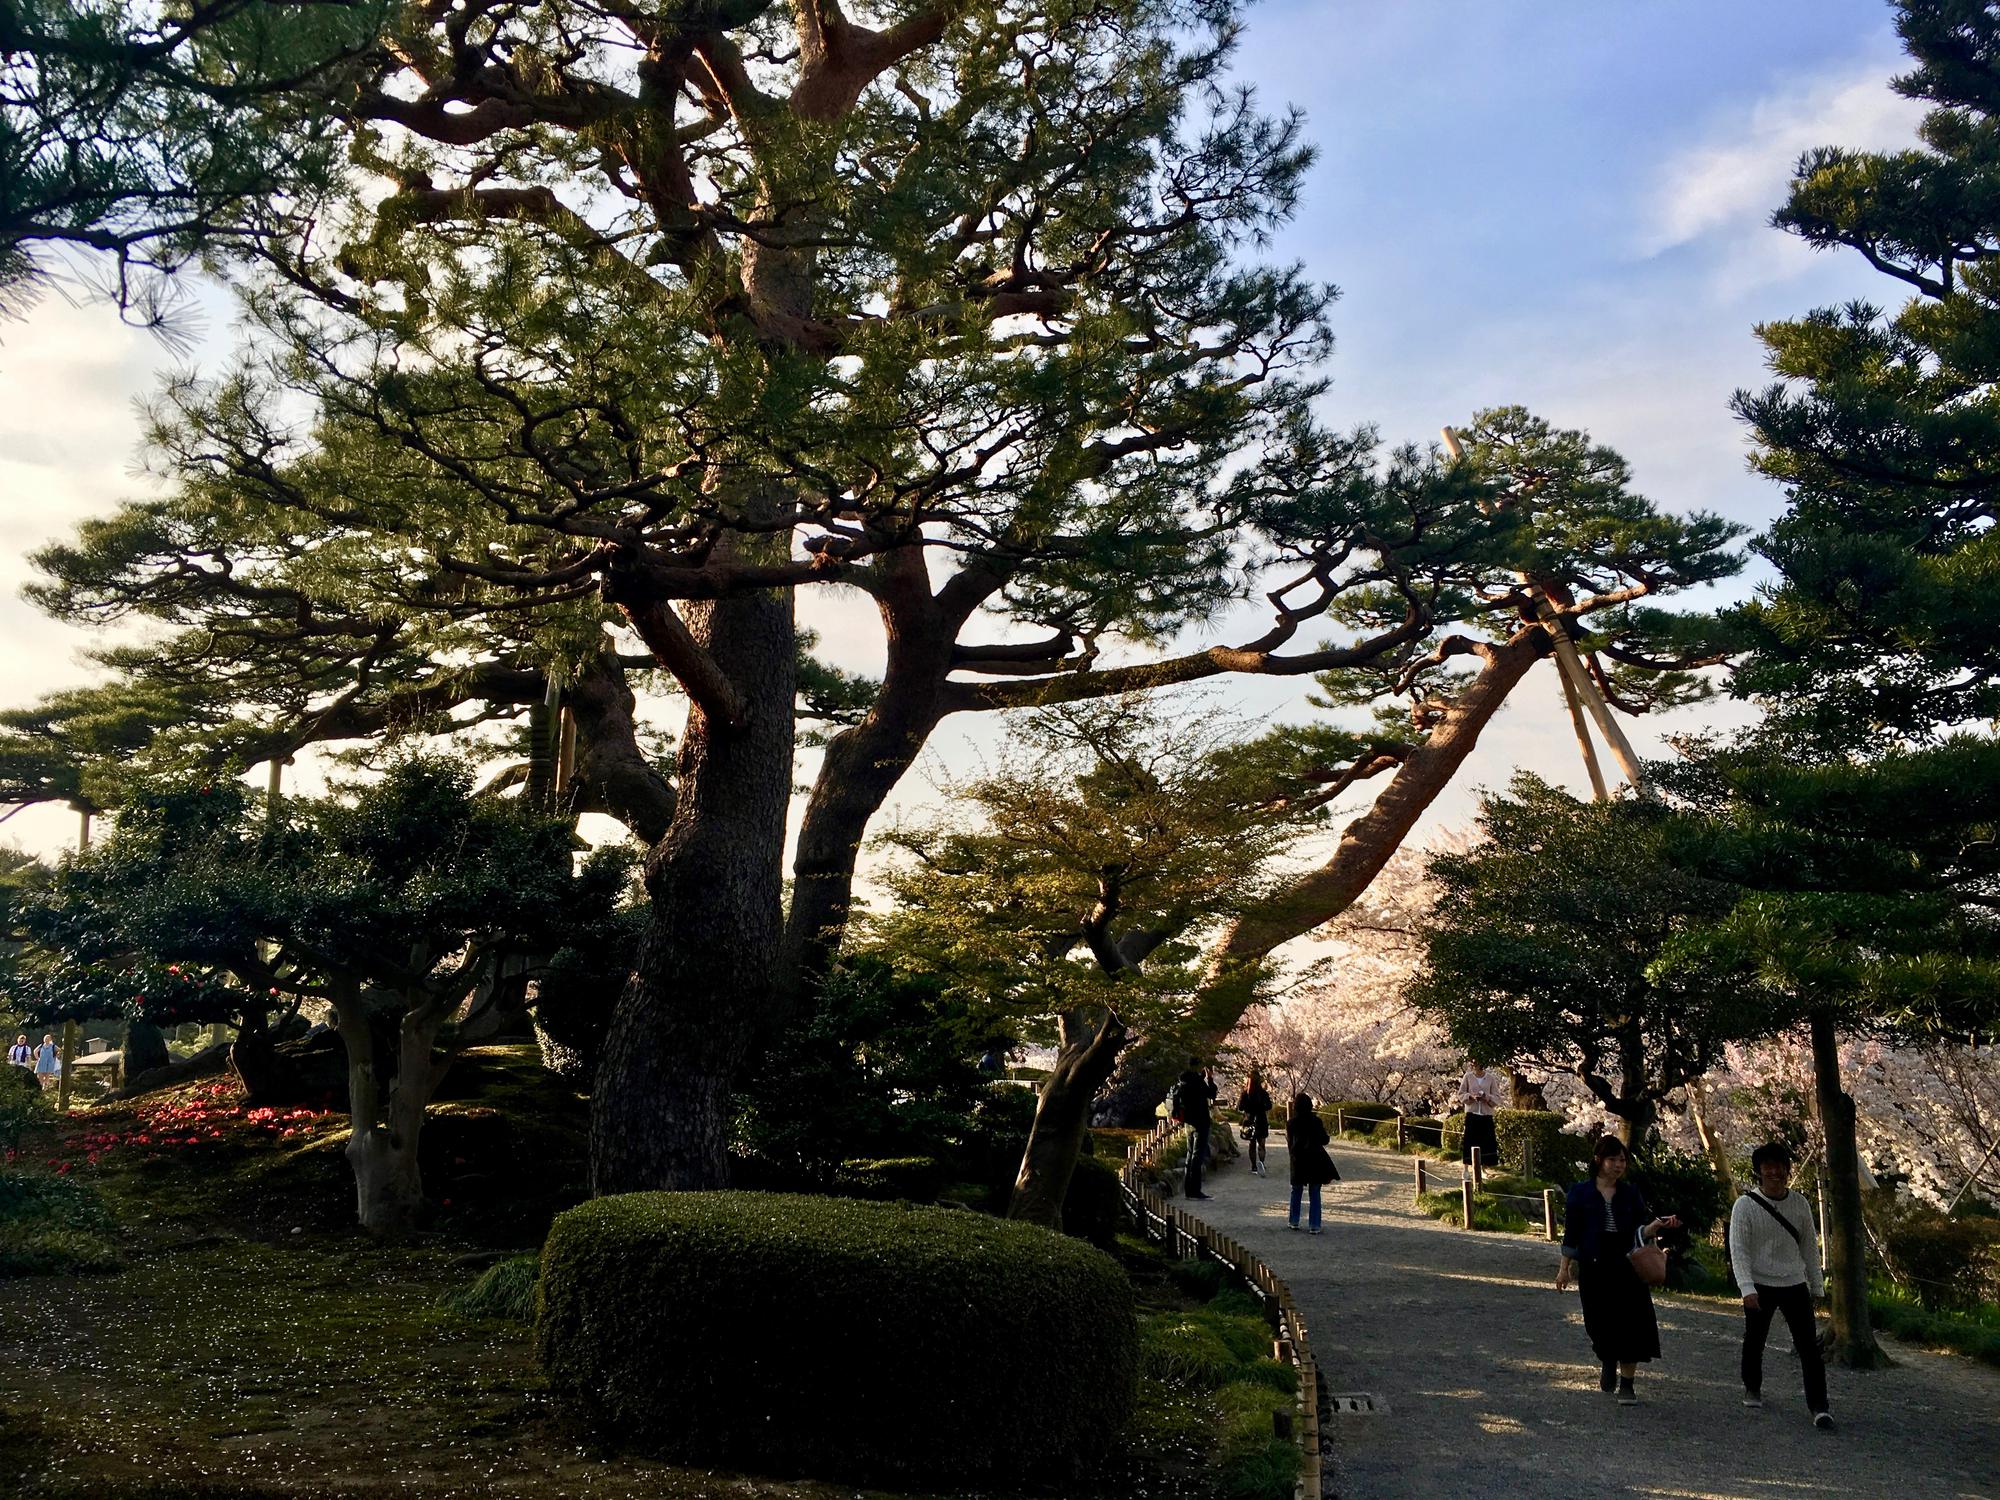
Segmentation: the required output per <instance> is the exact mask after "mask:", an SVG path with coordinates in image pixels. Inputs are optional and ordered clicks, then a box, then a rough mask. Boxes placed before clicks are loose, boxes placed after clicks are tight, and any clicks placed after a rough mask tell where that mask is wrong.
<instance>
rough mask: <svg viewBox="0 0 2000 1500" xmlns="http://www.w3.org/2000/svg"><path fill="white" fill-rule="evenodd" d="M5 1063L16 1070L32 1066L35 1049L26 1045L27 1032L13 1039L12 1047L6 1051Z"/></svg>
mask: <svg viewBox="0 0 2000 1500" xmlns="http://www.w3.org/2000/svg"><path fill="white" fill-rule="evenodd" d="M7 1061H8V1062H10V1063H12V1064H13V1065H14V1066H15V1067H17V1068H26V1067H31V1066H33V1064H34V1061H35V1049H34V1048H32V1047H30V1046H29V1045H28V1034H27V1032H25V1031H24V1032H22V1033H21V1034H20V1035H19V1036H17V1037H15V1038H14V1045H13V1046H11V1047H9V1048H8V1049H7Z"/></svg>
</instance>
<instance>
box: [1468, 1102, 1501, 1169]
mask: <svg viewBox="0 0 2000 1500" xmlns="http://www.w3.org/2000/svg"><path fill="white" fill-rule="evenodd" d="M1474 1146H1477V1147H1478V1148H1479V1165H1480V1168H1481V1170H1484V1169H1486V1168H1488V1167H1491V1166H1493V1165H1494V1164H1495V1163H1496V1161H1497V1160H1498V1159H1499V1156H1500V1138H1499V1137H1498V1136H1496V1135H1495V1134H1494V1133H1493V1116H1491V1115H1467V1116H1466V1117H1465V1137H1464V1139H1463V1140H1461V1141H1460V1142H1459V1148H1458V1159H1459V1160H1460V1161H1462V1162H1467V1161H1471V1160H1472V1148H1473V1147H1474Z"/></svg>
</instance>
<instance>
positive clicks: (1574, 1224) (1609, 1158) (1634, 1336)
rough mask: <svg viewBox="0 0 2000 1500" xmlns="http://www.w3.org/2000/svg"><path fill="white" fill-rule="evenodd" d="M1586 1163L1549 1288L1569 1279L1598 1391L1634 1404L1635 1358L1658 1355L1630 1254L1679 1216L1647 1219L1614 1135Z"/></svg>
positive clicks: (1647, 1300)
mask: <svg viewBox="0 0 2000 1500" xmlns="http://www.w3.org/2000/svg"><path fill="white" fill-rule="evenodd" d="M1591 1163H1592V1171H1591V1175H1590V1176H1589V1177H1587V1178H1585V1179H1584V1180H1583V1181H1582V1182H1579V1183H1577V1184H1576V1185H1575V1186H1574V1187H1572V1188H1571V1189H1570V1190H1569V1196H1568V1198H1567V1199H1566V1200H1565V1203H1564V1207H1563V1245H1562V1264H1561V1265H1560V1266H1559V1267H1558V1268H1557V1269H1556V1290H1557V1291H1559V1292H1562V1291H1567V1290H1569V1284H1570V1281H1571V1280H1572V1279H1574V1280H1575V1281H1576V1284H1577V1290H1578V1291H1579V1292H1580V1293H1581V1294H1582V1296H1583V1331H1584V1333H1585V1334H1586V1335H1588V1336H1589V1339H1590V1347H1591V1350H1592V1352H1593V1353H1595V1354H1596V1355H1597V1361H1598V1365H1599V1372H1598V1380H1597V1385H1598V1389H1599V1390H1602V1391H1607V1392H1609V1391H1616V1392H1617V1393H1618V1404H1619V1405H1620V1406H1637V1405H1638V1404H1639V1396H1638V1392H1637V1390H1636V1389H1635V1388H1634V1385H1633V1381H1634V1378H1635V1377H1636V1376H1637V1374H1638V1370H1639V1366H1640V1365H1641V1364H1642V1363H1644V1362H1645V1361H1647V1360H1654V1359H1658V1358H1659V1357H1660V1322H1659V1319H1658V1318H1657V1317H1656V1316H1655V1315H1654V1313H1653V1292H1652V1288H1651V1287H1649V1286H1647V1285H1646V1283H1645V1282H1644V1281H1643V1280H1641V1279H1640V1277H1639V1273H1638V1272H1637V1271H1636V1270H1634V1269H1633V1267H1632V1261H1631V1258H1630V1257H1631V1254H1632V1252H1633V1250H1635V1249H1637V1248H1638V1247H1639V1246H1640V1245H1641V1244H1642V1243H1644V1242H1645V1241H1646V1240H1647V1239H1649V1238H1651V1237H1652V1236H1654V1235H1657V1234H1658V1233H1659V1232H1660V1231H1661V1230H1663V1229H1678V1228H1679V1227H1680V1222H1681V1221H1680V1219H1679V1218H1678V1217H1676V1216H1675V1215H1673V1214H1663V1215H1661V1216H1660V1217H1658V1218H1655V1217H1653V1212H1652V1210H1651V1209H1650V1208H1648V1207H1647V1206H1646V1199H1645V1197H1644V1195H1643V1194H1641V1193H1640V1191H1639V1190H1638V1188H1636V1187H1634V1186H1633V1185H1632V1184H1631V1183H1629V1182H1627V1181H1626V1180H1625V1170H1626V1168H1627V1167H1628V1166H1629V1165H1630V1164H1631V1158H1630V1156H1629V1155H1627V1153H1626V1150H1625V1143H1624V1142H1623V1141H1621V1140H1619V1139H1618V1138H1617V1137H1616V1136H1612V1135H1607V1136H1605V1137H1604V1138H1603V1139H1602V1140H1600V1141H1599V1142H1598V1143H1597V1145H1596V1147H1595V1148H1594V1149H1593V1150H1592V1151H1591Z"/></svg>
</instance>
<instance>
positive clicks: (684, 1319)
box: [536, 1192, 1138, 1481]
mask: <svg viewBox="0 0 2000 1500" xmlns="http://www.w3.org/2000/svg"><path fill="white" fill-rule="evenodd" d="M536 1337H537V1344H538V1348H539V1352H540V1355H541V1360H542V1365H543V1368H544V1369H545V1370H546V1371H547V1372H548V1376H549V1381H550V1384H551V1385H552V1386H553V1387H554V1389H555V1390H556V1391H557V1392H558V1393H559V1394H561V1395H563V1396H566V1397H568V1398H570V1399H571V1400H573V1401H575V1402H576V1403H577V1404H578V1405H580V1406H581V1407H582V1408H583V1409H584V1411H585V1412H586V1413H588V1414H589V1415H590V1416H591V1417H592V1418H593V1419H594V1420H595V1421H596V1422H597V1423H598V1424H599V1426H600V1427H602V1428H603V1429H605V1430H606V1431H607V1433H608V1434H609V1435H610V1436H612V1437H613V1439H614V1440H615V1441H618V1442H619V1443H621V1444H622V1445H624V1446H628V1447H631V1448H636V1449H639V1450H642V1451H647V1452H652V1453H658V1454H662V1455H664V1456H667V1457H672V1458H678V1459H683V1460H695V1461H703V1462H726V1463H736V1464H742V1465H751V1466H754V1467H756V1468H758V1469H760V1470H766V1471H771V1470H792V1471H810V1472H813V1473H816V1474H821V1475H826V1476H828V1477H844V1478H853V1479H858V1480H864V1481H875V1480H882V1479H900V1478H931V1479H936V1478H944V1477H949V1478H951V1479H953V1480H957V1479H960V1478H963V1477H965V1476H967V1475H972V1474H978V1475H992V1476H996V1477H997V1476H1028V1475H1038V1474H1045V1473H1054V1472H1059V1471H1061V1470H1064V1469H1066V1468H1067V1467H1069V1466H1070V1465H1071V1464H1072V1463H1073V1462H1074V1460H1076V1459H1077V1458H1078V1457H1079V1456H1081V1455H1083V1454H1084V1453H1086V1452H1089V1451H1091V1450H1093V1449H1095V1448H1098V1447H1101V1446H1102V1445H1103V1443H1104V1441H1105V1440H1106V1437H1107V1436H1108V1435H1109V1434H1112V1433H1115V1432H1117V1431H1119V1430H1120V1429H1121V1428H1123V1426H1124V1425H1125V1423H1126V1421H1127V1420H1128V1419H1129V1417H1130V1415H1131V1412H1132V1404H1133V1395H1134V1387H1135V1383H1136V1379H1137V1370H1138V1328H1137V1323H1136V1321H1135V1318H1134V1314H1133V1306H1132V1292H1131V1286H1130V1283H1129V1282H1128V1281H1127V1280H1126V1278H1125V1275H1124V1273H1123V1272H1122V1271H1120V1270H1119V1269H1118V1266H1117V1264H1116V1263H1115V1262H1114V1261H1112V1260H1111V1258H1110V1257H1109V1256H1107V1255H1104V1254H1103V1253H1101V1252H1100V1251H1097V1250H1094V1249H1092V1248H1091V1247H1090V1246H1088V1245H1085V1244H1083V1243H1081V1242H1080V1241H1078V1240H1075V1239H1071V1238H1069V1237H1067V1236H1063V1235H1056V1234H1050V1233H1049V1232H1048V1231H1046V1230H1044V1229H1040V1228H1037V1227H1036V1226H1034V1225H1030V1224H1019V1223H1012V1222H1009V1221H1006V1220H1001V1219H995V1218H990V1217H987V1216H985V1215H982V1214H973V1213H966V1212H962V1211H958V1210H953V1209H944V1208H925V1207H916V1206H913V1205H910V1204H905V1203H867V1202H861V1201H858V1200H853V1199H841V1198H819V1197H805V1196H797V1195H791V1194H777V1193H744V1192H726V1193H630V1194H625V1195H623V1196H620V1197H612V1198H600V1199H597V1200H596V1201H594V1202H591V1203H586V1204H584V1205H582V1206H581V1207H579V1208H575V1209H572V1210H570V1211H569V1212H568V1213H566V1214H563V1215H562V1216H561V1217H559V1218H558V1219H557V1220H556V1221H555V1224H554V1226H553V1227H552V1229H551V1230H550V1233H549V1238H548V1243H547V1244H546V1246H544V1248H543V1251H542V1278H541V1284H540V1294H539V1300H538V1303H537V1317H536ZM1024 1372H1025V1373H1024Z"/></svg>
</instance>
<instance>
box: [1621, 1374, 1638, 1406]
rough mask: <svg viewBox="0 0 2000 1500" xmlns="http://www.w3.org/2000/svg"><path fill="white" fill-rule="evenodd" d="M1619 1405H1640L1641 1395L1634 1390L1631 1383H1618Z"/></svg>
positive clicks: (1624, 1381) (1623, 1381)
mask: <svg viewBox="0 0 2000 1500" xmlns="http://www.w3.org/2000/svg"><path fill="white" fill-rule="evenodd" d="M1618 1404H1619V1405H1620V1406H1637V1405H1638V1404H1639V1393H1638V1392H1637V1391H1635V1390H1633V1389H1632V1382H1631V1381H1629V1380H1621V1381H1619V1382H1618Z"/></svg>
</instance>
